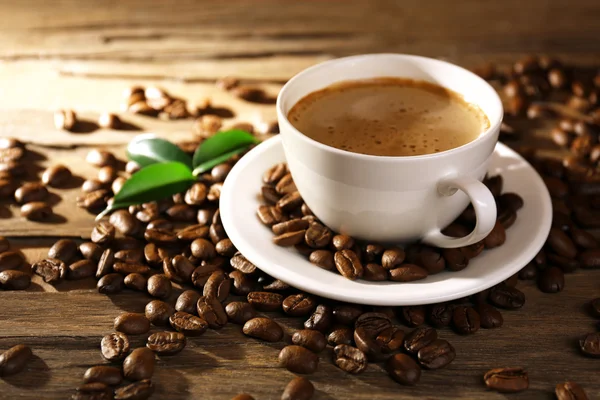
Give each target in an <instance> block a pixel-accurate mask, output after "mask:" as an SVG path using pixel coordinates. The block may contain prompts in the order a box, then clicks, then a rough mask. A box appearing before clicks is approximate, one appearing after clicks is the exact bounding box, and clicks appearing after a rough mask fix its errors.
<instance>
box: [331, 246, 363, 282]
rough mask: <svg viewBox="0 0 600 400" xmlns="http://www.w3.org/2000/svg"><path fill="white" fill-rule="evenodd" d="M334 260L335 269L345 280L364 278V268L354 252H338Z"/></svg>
mask: <svg viewBox="0 0 600 400" xmlns="http://www.w3.org/2000/svg"><path fill="white" fill-rule="evenodd" d="M333 259H334V262H335V267H336V268H337V270H338V272H339V273H340V274H341V275H342V276H343V277H344V278H347V279H350V280H356V279H358V278H360V277H362V274H363V267H362V264H361V262H360V260H359V259H358V256H357V255H356V253H355V252H354V251H352V250H341V251H337V252H336V253H335V254H334V256H333Z"/></svg>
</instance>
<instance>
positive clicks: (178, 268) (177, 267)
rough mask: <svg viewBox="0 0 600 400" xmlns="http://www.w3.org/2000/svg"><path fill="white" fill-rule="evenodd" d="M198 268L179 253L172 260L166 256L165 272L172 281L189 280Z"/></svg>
mask: <svg viewBox="0 0 600 400" xmlns="http://www.w3.org/2000/svg"><path fill="white" fill-rule="evenodd" d="M195 269H196V268H195V267H194V264H192V263H191V262H190V260H188V259H187V258H185V257H184V256H181V255H178V256H175V257H173V259H172V260H170V259H169V258H165V259H164V260H163V272H164V273H165V275H166V276H167V278H169V279H170V280H171V281H173V282H176V283H184V282H189V281H190V280H191V279H192V274H193V272H194V270H195Z"/></svg>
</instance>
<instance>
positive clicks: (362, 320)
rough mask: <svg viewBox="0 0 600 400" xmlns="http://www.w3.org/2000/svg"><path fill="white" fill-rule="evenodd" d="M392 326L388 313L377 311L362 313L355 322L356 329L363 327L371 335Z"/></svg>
mask: <svg viewBox="0 0 600 400" xmlns="http://www.w3.org/2000/svg"><path fill="white" fill-rule="evenodd" d="M391 326H392V324H391V321H390V318H389V317H388V316H387V315H386V314H383V313H377V312H368V313H364V314H361V315H360V316H359V317H358V318H357V319H356V322H355V323H354V328H355V329H362V330H363V331H365V332H366V333H367V334H370V335H377V334H379V333H380V332H381V331H383V330H385V329H388V328H390V327H391Z"/></svg>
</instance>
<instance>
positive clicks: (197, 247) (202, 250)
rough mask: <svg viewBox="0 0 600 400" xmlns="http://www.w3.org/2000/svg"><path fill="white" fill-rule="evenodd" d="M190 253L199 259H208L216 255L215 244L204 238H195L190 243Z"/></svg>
mask: <svg viewBox="0 0 600 400" xmlns="http://www.w3.org/2000/svg"><path fill="white" fill-rule="evenodd" d="M190 249H191V251H192V255H193V256H194V257H196V258H198V259H199V260H210V259H212V258H214V257H215V256H216V255H217V252H216V250H215V246H214V245H213V244H212V243H211V242H209V241H208V240H206V239H201V238H199V239H196V240H194V241H193V242H192V244H191V245H190Z"/></svg>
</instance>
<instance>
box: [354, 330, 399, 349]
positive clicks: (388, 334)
mask: <svg viewBox="0 0 600 400" xmlns="http://www.w3.org/2000/svg"><path fill="white" fill-rule="evenodd" d="M375 342H376V343H377V344H378V346H379V347H380V348H381V352H382V353H384V354H389V353H392V352H394V351H396V350H398V349H399V348H400V347H402V344H403V343H404V331H403V330H402V329H400V328H398V327H395V326H392V327H390V328H387V329H384V330H383V331H381V332H379V334H378V335H377V336H376V337H375ZM357 345H358V343H357Z"/></svg>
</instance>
